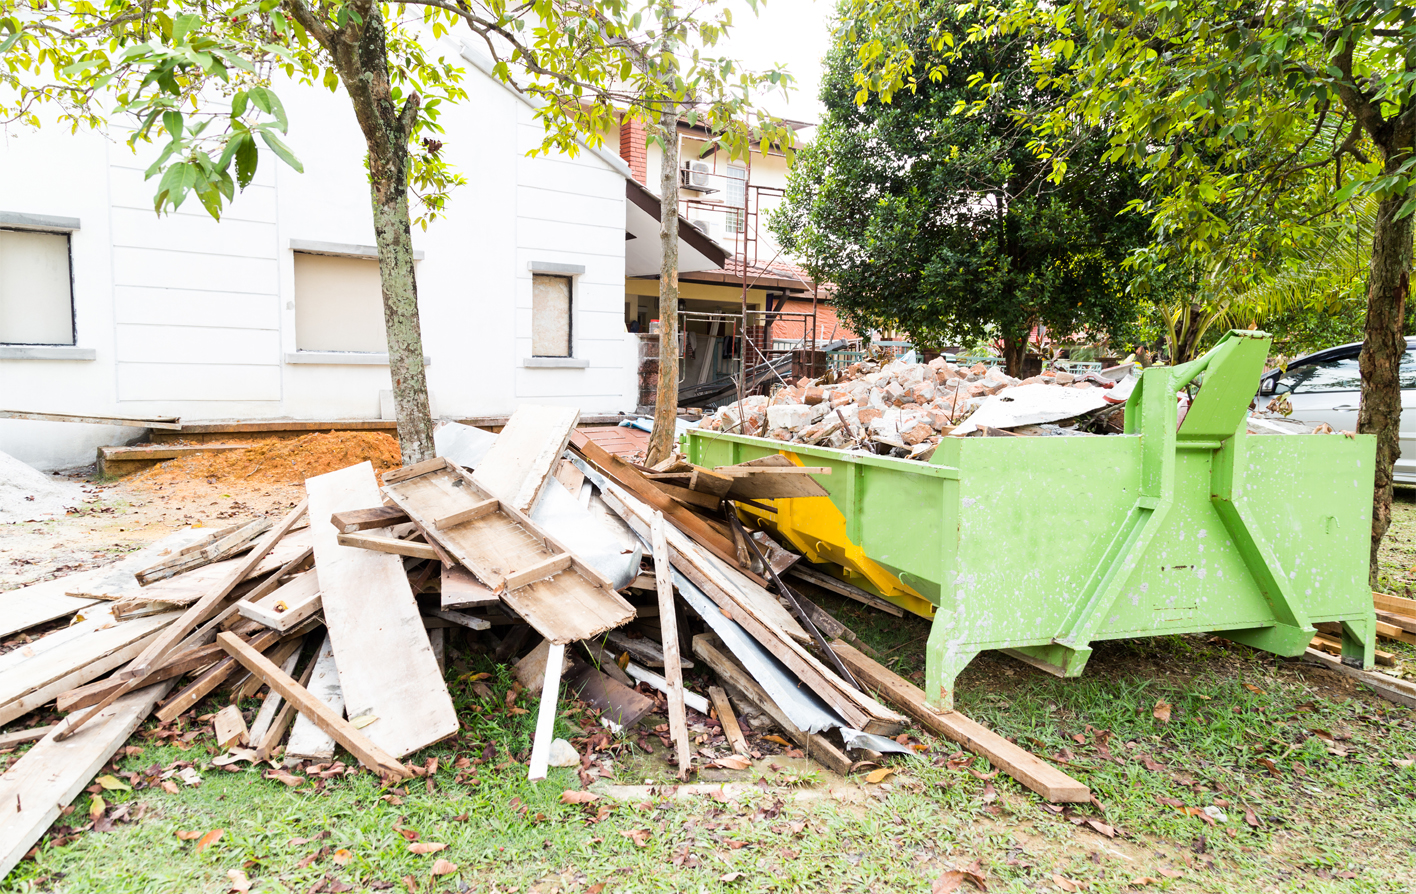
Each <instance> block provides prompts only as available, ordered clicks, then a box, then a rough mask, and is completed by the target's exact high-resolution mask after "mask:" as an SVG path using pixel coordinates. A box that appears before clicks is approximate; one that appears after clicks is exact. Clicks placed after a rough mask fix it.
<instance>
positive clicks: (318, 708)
mask: <svg viewBox="0 0 1416 894" xmlns="http://www.w3.org/2000/svg"><path fill="white" fill-rule="evenodd" d="M420 635H421V634H420ZM216 641H217V642H218V643H220V644H221V647H222V648H223V649H225V650H226V651H227V652H228V653H229V654H230V655H231V657H232V658H235V659H236V660H237V661H239V662H241V664H243V665H245V667H246V669H247V670H249V671H250V672H251V673H253V674H255V675H256V676H258V677H260V678H261V679H262V680H265V682H266V685H267V686H269V687H270V688H271V691H272V692H279V693H280V694H281V696H283V697H284V698H285V699H286V700H287V701H289V702H290V703H291V704H292V705H294V706H295V710H297V711H299V712H300V713H301V714H303V715H304V716H306V717H308V718H310V719H311V720H312V721H314V723H315V725H317V726H318V727H320V729H323V730H324V731H325V732H327V733H329V734H330V735H331V736H333V737H334V739H335V741H336V742H338V743H339V744H341V745H343V746H344V747H345V749H346V750H348V752H349V753H350V754H352V755H354V756H355V757H356V758H358V760H359V763H361V764H363V765H364V766H366V767H368V768H369V769H370V770H373V771H374V772H375V773H378V774H380V775H387V776H395V777H398V778H400V779H404V778H407V777H409V776H411V775H412V774H411V773H409V772H408V770H407V768H405V767H404V766H403V765H402V764H400V763H399V762H398V759H397V758H395V757H393V755H391V754H389V753H387V752H386V751H384V750H383V749H382V748H379V747H378V746H377V745H375V744H374V743H373V742H370V741H369V740H368V739H367V738H365V736H364V734H363V733H361V732H359V730H357V729H355V728H354V726H353V724H351V723H349V722H348V721H346V720H345V719H344V718H343V717H340V716H339V715H338V714H336V713H334V712H333V711H331V710H330V709H329V706H328V705H326V704H325V703H324V702H322V701H320V700H319V699H317V698H315V697H314V696H313V695H311V694H310V691H309V690H308V689H306V688H305V687H303V686H301V685H300V684H299V683H296V682H295V681H294V680H292V679H290V677H289V676H288V675H287V674H285V673H283V672H282V671H281V670H280V668H278V667H276V666H275V665H274V664H271V663H270V661H269V660H268V659H267V658H266V657H265V656H264V655H262V654H261V653H260V652H257V651H256V650H255V649H252V648H251V647H250V646H248V645H246V643H244V642H242V641H241V638H240V637H238V636H234V635H232V634H230V633H222V634H220V635H218V636H217V638H216Z"/></svg>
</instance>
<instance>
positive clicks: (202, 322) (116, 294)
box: [113, 286, 280, 330]
mask: <svg viewBox="0 0 1416 894" xmlns="http://www.w3.org/2000/svg"><path fill="white" fill-rule="evenodd" d="M113 315H114V319H115V320H116V321H117V322H118V323H135V324H144V323H145V324H148V325H154V326H159V325H165V326H206V327H223V328H228V329H272V330H279V328H280V296H279V295H275V294H271V293H266V294H260V293H251V292H203V291H198V290H195V289H159V288H151V287H148V286H116V287H114V289H113Z"/></svg>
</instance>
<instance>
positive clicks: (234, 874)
mask: <svg viewBox="0 0 1416 894" xmlns="http://www.w3.org/2000/svg"><path fill="white" fill-rule="evenodd" d="M226 877H227V878H229V879H231V887H230V888H227V890H228V891H233V892H235V894H246V892H247V891H249V890H251V880H250V879H248V878H246V873H244V872H242V871H241V870H239V869H228V870H226Z"/></svg>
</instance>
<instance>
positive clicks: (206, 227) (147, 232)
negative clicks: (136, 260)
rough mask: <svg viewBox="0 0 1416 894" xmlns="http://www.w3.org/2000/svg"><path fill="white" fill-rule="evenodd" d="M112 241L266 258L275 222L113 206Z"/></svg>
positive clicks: (271, 249)
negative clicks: (175, 214) (177, 215)
mask: <svg viewBox="0 0 1416 894" xmlns="http://www.w3.org/2000/svg"><path fill="white" fill-rule="evenodd" d="M113 244H114V245H118V246H123V247H125V248H156V249H162V250H164V251H183V252H197V253H199V254H212V255H234V256H238V257H248V258H269V257H270V256H271V253H272V252H274V251H275V248H276V244H275V224H273V223H265V222H257V221H248V220H239V219H227V220H222V221H220V222H218V221H215V220H212V219H211V218H210V217H206V218H205V219H203V218H199V217H180V218H174V217H170V216H169V217H161V218H159V217H158V216H157V215H156V214H153V212H152V210H151V209H146V210H138V209H136V208H114V209H113Z"/></svg>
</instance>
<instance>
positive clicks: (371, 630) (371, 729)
mask: <svg viewBox="0 0 1416 894" xmlns="http://www.w3.org/2000/svg"><path fill="white" fill-rule="evenodd" d="M305 489H306V492H307V493H308V494H309V500H310V527H311V528H312V529H313V531H314V546H315V564H316V567H317V568H318V570H319V580H320V592H321V594H322V601H323V604H324V616H325V623H326V624H327V625H328V627H329V636H330V640H331V641H332V643H333V645H334V656H335V661H336V663H337V664H338V665H339V676H340V683H341V686H342V687H343V690H344V702H345V705H346V707H347V709H348V711H349V713H350V715H351V716H360V715H364V714H372V715H373V716H375V717H377V718H378V720H376V721H374V722H373V723H370V724H369V725H368V726H365V727H363V728H362V729H361V730H360V732H362V733H363V734H364V736H366V737H367V738H368V739H369V740H370V741H372V742H373V743H374V744H375V745H377V746H378V747H379V748H381V749H382V750H384V751H387V752H389V753H390V754H392V755H393V756H394V757H403V756H404V755H406V754H411V753H412V752H414V751H417V750H418V749H419V748H423V747H425V746H427V745H431V744H432V743H433V742H437V741H439V740H440V739H443V738H446V737H447V736H450V735H452V734H453V733H455V732H457V729H458V724H457V714H456V712H455V711H454V709H453V706H452V698H451V697H450V696H449V695H448V692H447V685H446V684H445V683H444V682H443V678H442V674H440V673H438V662H437V658H436V657H434V655H433V649H432V646H431V645H429V643H428V635H427V633H426V632H425V631H424V629H423V619H422V615H421V614H420V613H419V612H418V603H417V601H416V600H415V599H414V598H413V590H412V589H411V588H410V587H409V585H408V575H407V574H405V573H404V571H403V561H402V560H401V559H399V558H398V557H397V556H393V555H389V554H387V553H379V552H372V551H370V550H365V549H358V548H356V547H349V546H340V545H339V542H338V538H339V532H338V531H337V530H335V527H334V525H333V523H331V522H330V517H331V516H332V515H333V514H334V513H336V512H340V511H342V510H345V509H363V508H367V507H369V506H377V505H378V504H379V502H380V496H379V490H378V483H377V481H376V480H375V479H374V468H373V466H372V465H371V464H370V463H368V462H363V463H359V464H358V465H355V466H350V467H349V468H347V469H341V470H339V471H337V472H330V473H329V474H327V475H319V476H316V477H314V478H311V479H309V480H307V481H306V482H305Z"/></svg>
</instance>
